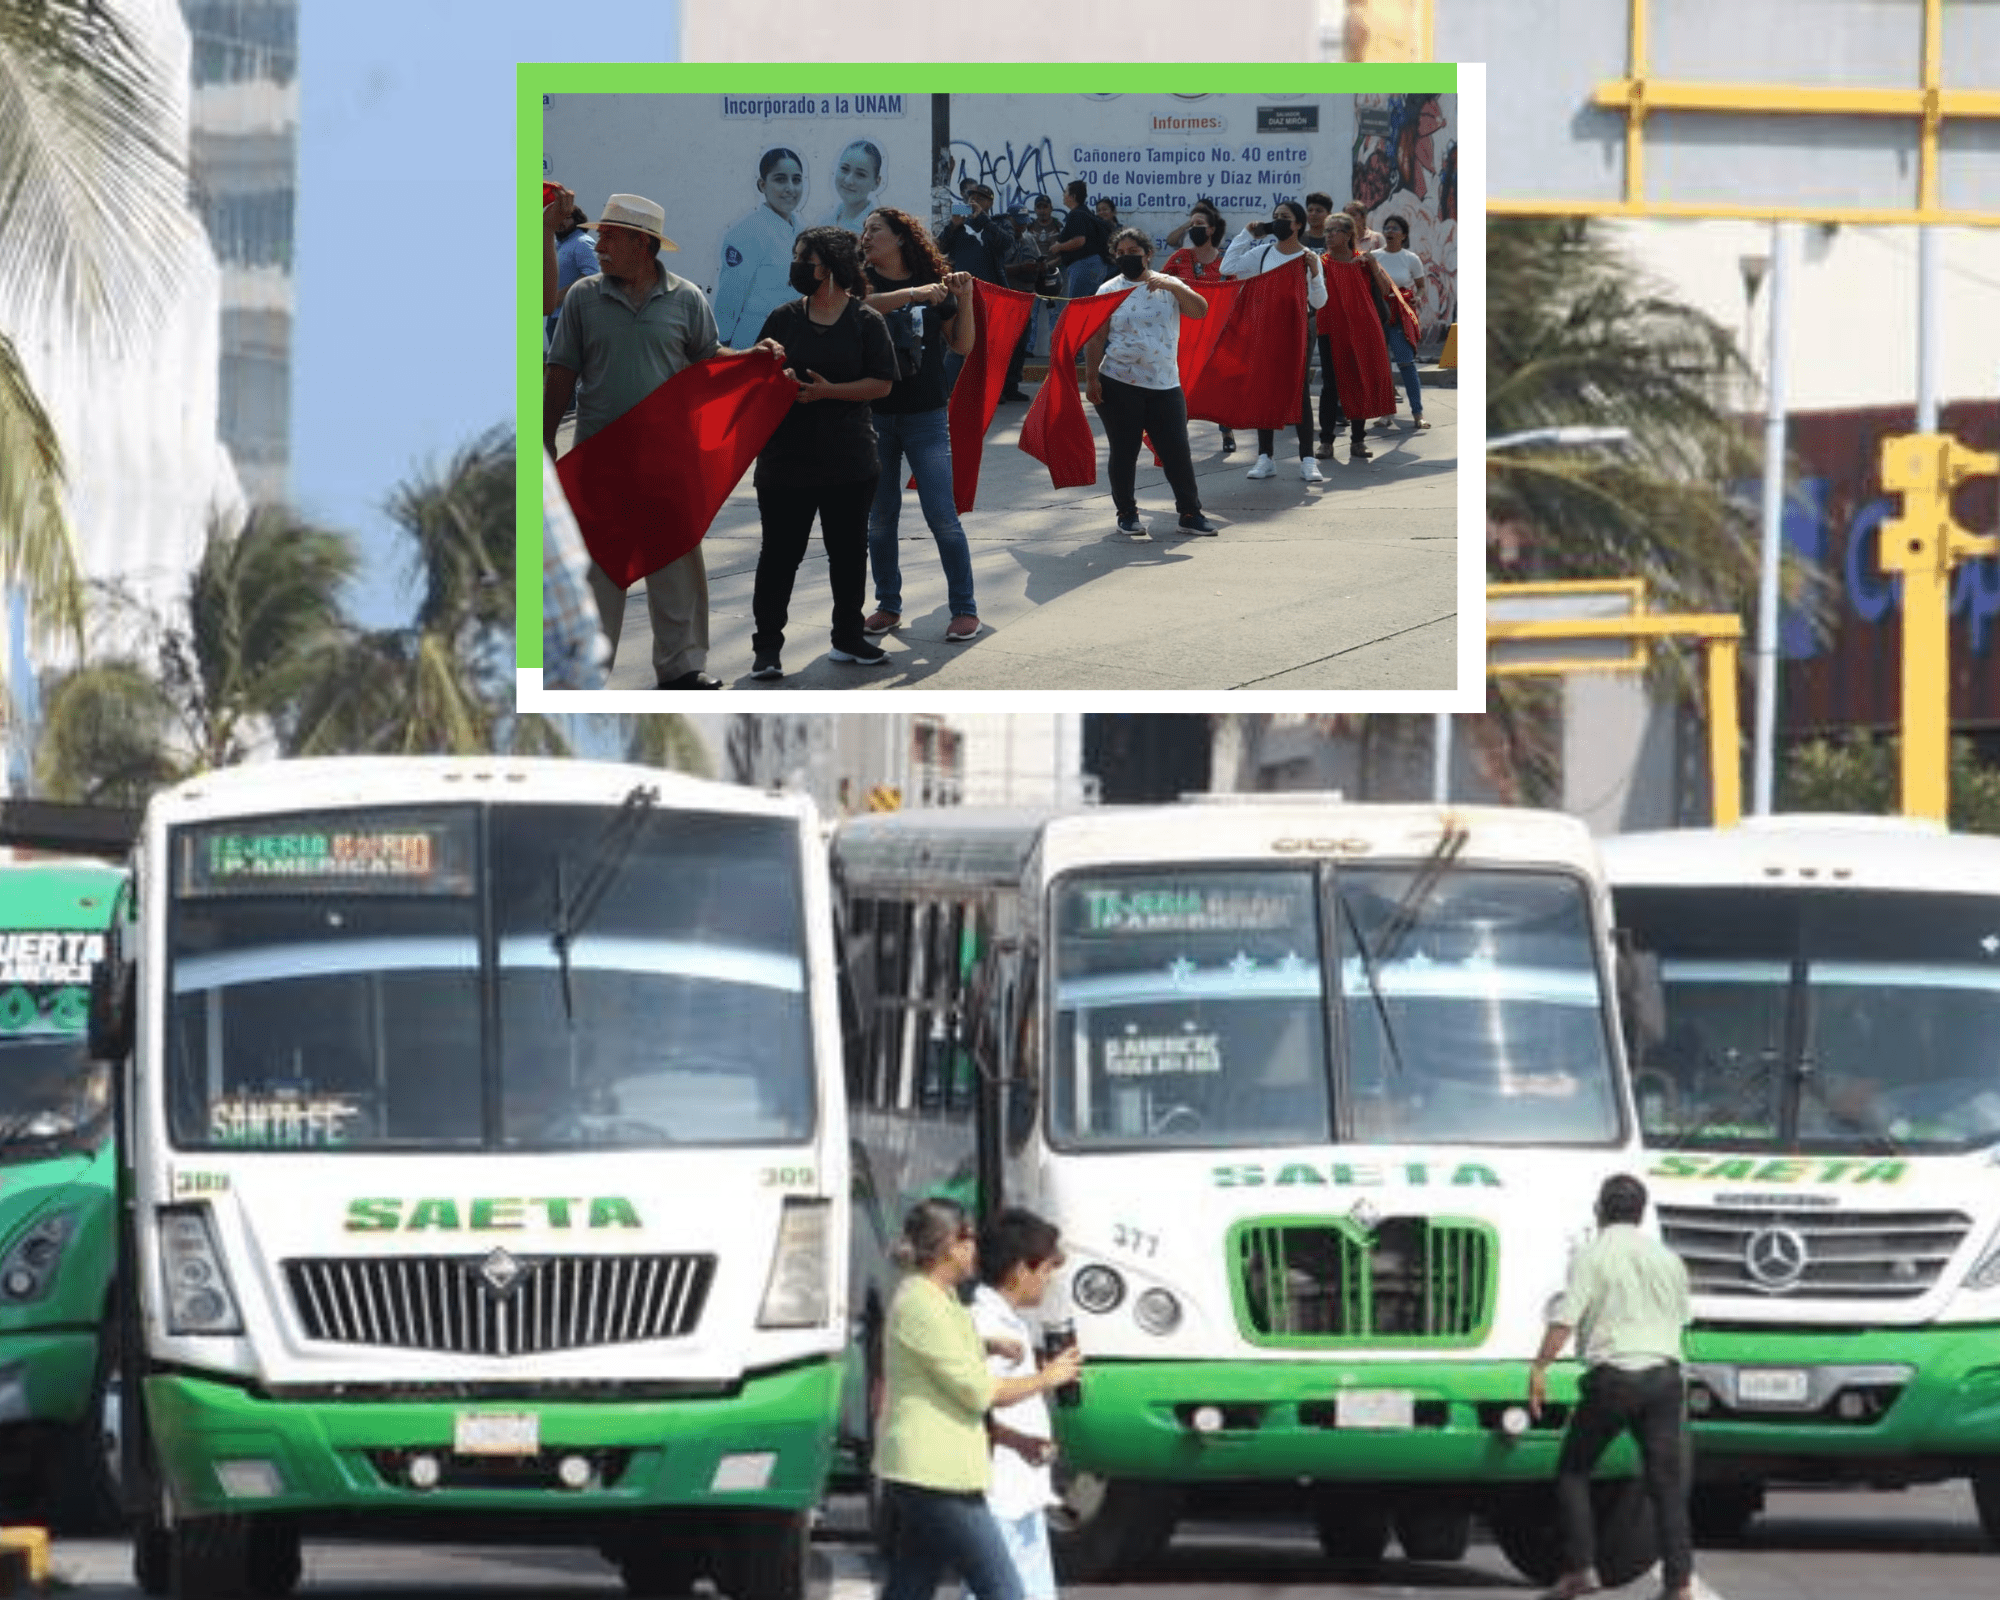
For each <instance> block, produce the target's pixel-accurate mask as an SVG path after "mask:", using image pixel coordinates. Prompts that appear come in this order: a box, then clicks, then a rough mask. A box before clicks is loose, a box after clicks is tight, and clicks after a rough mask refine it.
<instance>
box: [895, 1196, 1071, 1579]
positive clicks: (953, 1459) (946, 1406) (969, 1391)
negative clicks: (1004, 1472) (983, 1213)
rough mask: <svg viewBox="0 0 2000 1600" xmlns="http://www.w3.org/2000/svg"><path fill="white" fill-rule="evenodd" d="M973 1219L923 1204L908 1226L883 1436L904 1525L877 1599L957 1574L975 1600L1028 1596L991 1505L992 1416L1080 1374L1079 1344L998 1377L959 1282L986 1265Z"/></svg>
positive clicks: (951, 1208)
mask: <svg viewBox="0 0 2000 1600" xmlns="http://www.w3.org/2000/svg"><path fill="white" fill-rule="evenodd" d="M975 1237H976V1236H975V1234H974V1231H973V1227H972V1222H971V1220H970V1219H969V1218H968V1217H967V1216H966V1214H965V1210H964V1208H963V1207H961V1206H959V1205H957V1204H955V1203H954V1202H952V1201H950V1200H924V1201H920V1202H919V1203H918V1204H917V1205H916V1206H914V1207H912V1208H911V1211H910V1214H909V1216H908V1217H907V1218H906V1219H905V1220H904V1223H903V1237H902V1239H901V1241H900V1242H899V1243H898V1244H897V1246H896V1259H897V1262H898V1264H899V1265H901V1266H903V1267H904V1268H906V1269H907V1276H905V1277H904V1279H903V1282H902V1286H901V1287H900V1288H898V1289H897V1291H896V1298H895V1299H894V1300H893V1301H892V1302H891V1303H890V1306H889V1322H888V1327H887V1330H886V1332H885V1333H884V1336H883V1352H882V1357H883V1359H882V1376H883V1391H884V1393H883V1401H882V1437H881V1441H880V1443H879V1444H878V1445H877V1447H876V1451H875V1475H876V1476H877V1477H878V1478H880V1479H881V1480H882V1494H883V1497H884V1499H885V1500H886V1501H887V1502H888V1504H887V1506H886V1508H885V1509H886V1510H887V1512H888V1515H889V1521H890V1525H891V1526H893V1527H894V1528H895V1529H896V1530H897V1534H896V1541H895V1545H896V1547H895V1549H894V1550H892V1551H891V1552H890V1553H889V1571H888V1576H887V1577H886V1578H885V1579H884V1580H883V1584H882V1595H881V1600H931V1596H932V1594H933V1593H934V1592H935V1590H936V1588H937V1585H938V1581H939V1579H940V1578H942V1577H943V1575H944V1573H945V1570H946V1569H947V1568H956V1569H957V1571H958V1573H959V1574H960V1576H962V1577H963V1578H964V1579H965V1581H966V1583H967V1585H968V1586H969V1587H970V1588H971V1590H972V1593H973V1595H974V1596H975V1600H1021V1580H1020V1575H1019V1574H1018V1573H1017V1572H1016V1571H1015V1568H1014V1563H1013V1560H1012V1559H1011V1558H1010V1557H1009V1556H1008V1554H1007V1547H1006V1545H1005V1544H1004V1543H1003V1542H1002V1540H1001V1538H1000V1529H999V1525H998V1524H997V1523H996V1522H994V1520H993V1515H992V1513H991V1512H990V1511H988V1510H987V1507H986V1481H987V1473H988V1471H989V1468H990V1463H989V1460H988V1456H987V1440H986V1413H987V1411H988V1410H989V1409H990V1408H991V1407H993V1406H996V1405H1010V1404H1012V1403H1013V1402H1014V1401H1016V1400H1019V1399H1022V1398H1024V1397H1025V1396H1027V1395H1030V1394H1035V1393H1039V1392H1044V1391H1047V1390H1050V1389H1054V1388H1057V1387H1058V1386H1060V1385H1062V1384H1065V1383H1069V1382H1071V1381H1072V1380H1074V1379H1075V1377H1076V1374H1077V1369H1078V1368H1079V1367H1080V1366H1081V1365H1082V1360H1081V1358H1080V1357H1079V1356H1078V1354H1077V1352H1076V1351H1075V1350H1074V1349H1071V1350H1066V1351H1064V1352H1063V1353H1062V1354H1061V1355H1058V1356H1055V1357H1052V1358H1051V1359H1050V1360H1049V1362H1048V1364H1047V1365H1046V1366H1044V1367H1043V1368H1042V1369H1041V1371H1039V1372H1037V1373H1035V1374H1034V1375H1032V1376H1030V1377H1021V1378H996V1377H994V1376H993V1374H992V1373H991V1372H990V1371H988V1370H987V1365H986V1351H985V1347H984V1346H983V1344H982V1343H981V1341H980V1337H979V1332H978V1330H977V1329H976V1328H975V1327H974V1326H973V1324H972V1314H971V1313H970V1312H969V1311H967V1310H966V1308H965V1307H964V1306H963V1305H962V1304H961V1303H960V1302H959V1298H958V1286H959V1285H960V1284H961V1283H963V1282H965V1281H966V1280H967V1279H969V1278H971V1277H972V1276H973V1274H974V1273H975V1272H976V1271H977V1270H978V1267H979V1256H978V1248H977V1245H976V1243H975Z"/></svg>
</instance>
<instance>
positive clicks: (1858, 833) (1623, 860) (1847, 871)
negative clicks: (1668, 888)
mask: <svg viewBox="0 0 2000 1600" xmlns="http://www.w3.org/2000/svg"><path fill="white" fill-rule="evenodd" d="M1599 846H1600V848H1601V850H1602V851H1603V855H1604V864H1605V869H1606V871H1607V872H1608V873H1609V874H1610V877H1611V882H1612V885H1613V887H1614V888H1615V887H1617V886H1619V885H1648V886H1651V885H1673V886H1693V885H1707V886H1716V885H1736V886H1742V887H1748V886H1752V885H1758V884H1762V885H1766V886H1780V885H1781V886H1784V887H1787V888H1802V887H1809V888H1827V889H1905V890H1912V891H1925V892H1930V893H1943V894H2000V838H1989V837H1985V836H1982V835H1977V834H1958V833H1949V832H1947V831H1945V830H1944V829H1943V828H1941V827H1939V826H1937V825H1936V824H1935V823H1930V822H1925V821H1921V820H1918V819H1915V818H1908V817H1872V816H1869V817H1861V816H1838V815H1830V814H1825V813H1801V814H1797V815H1788V816H1775V817H1758V818H1755V819H1751V820H1746V821H1744V822H1742V823H1741V824H1739V825H1738V826H1736V827H1734V828H1684V829H1670V830H1667V831H1664V832H1659V833H1627V834H1620V835H1618V836H1617V837H1615V838H1609V839H1604V840H1601V841H1599Z"/></svg>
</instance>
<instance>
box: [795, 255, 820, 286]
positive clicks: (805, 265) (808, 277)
mask: <svg viewBox="0 0 2000 1600" xmlns="http://www.w3.org/2000/svg"><path fill="white" fill-rule="evenodd" d="M792 287H793V288H794V289H795V290H797V291H798V292H799V293H800V294H811V293H812V292H813V290H815V289H817V288H818V287H819V279H817V278H815V277H814V276H813V264H812V263H811V262H810V261H794V262H793V263H792Z"/></svg>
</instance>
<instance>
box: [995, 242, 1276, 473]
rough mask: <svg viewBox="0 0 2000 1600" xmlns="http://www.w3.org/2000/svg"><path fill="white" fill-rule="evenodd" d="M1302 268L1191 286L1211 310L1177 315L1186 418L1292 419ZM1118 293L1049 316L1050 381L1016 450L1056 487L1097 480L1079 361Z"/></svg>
mask: <svg viewBox="0 0 2000 1600" xmlns="http://www.w3.org/2000/svg"><path fill="white" fill-rule="evenodd" d="M1304 271H1305V268H1304V266H1303V265H1301V266H1300V267H1299V269H1298V273H1293V272H1292V271H1291V270H1290V269H1289V268H1280V269H1279V270H1278V271H1276V272H1266V273H1263V274H1260V275H1259V276H1257V277H1255V278H1242V279H1230V280H1227V281H1225V282H1222V283H1197V284H1195V285H1194V286H1193V287H1194V291H1195V293H1196V294H1198V295H1200V296H1201V297H1202V298H1203V299H1204V300H1206V301H1208V315H1207V316H1205V317H1202V318H1199V319H1189V318H1183V319H1182V321H1181V337H1180V375H1181V387H1182V388H1183V389H1184V390H1185V391H1186V392H1187V401H1188V415H1189V416H1190V417H1200V418H1203V419H1205V420H1207V421H1210V422H1220V423H1223V424H1224V425H1225V426H1227V427H1234V428H1288V427H1290V426H1291V425H1292V424H1293V423H1294V422H1296V421H1298V416H1299V395H1300V393H1301V392H1302V391H1303V390H1304V388H1305V382H1306V302H1305V288H1304V285H1303V282H1302V280H1301V277H1300V274H1303V273H1304ZM1134 292H1144V293H1152V292H1156V291H1150V290H1148V291H1134ZM1160 292H1163V291H1160ZM1123 299H1124V296H1123V295H1115V294H1111V295H1099V296H1097V297H1096V298H1094V299H1091V300H1072V301H1071V302H1070V303H1069V304H1068V305H1067V306H1065V307H1064V308H1063V314H1062V315H1061V316H1060V317H1059V318H1057V319H1056V331H1055V338H1054V339H1053V340H1052V341H1051V346H1050V351H1049V376H1048V381H1047V382H1045V383H1044V384H1043V385H1042V387H1041V391H1040V393H1038V394H1037V395H1036V396H1035V403H1034V404H1033V405H1031V406H1030V407H1028V417H1027V420H1026V421H1025V422H1024V423H1023V424H1022V425H1021V448H1022V449H1023V450H1025V451H1027V452H1028V454H1029V455H1031V456H1033V457H1034V458H1035V459H1036V460H1037V461H1040V462H1043V463H1044V464H1046V465H1047V467H1048V469H1049V481H1050V482H1051V483H1053V484H1054V485H1055V486H1056V487H1057V488H1058V489H1075V488H1080V487H1081V486H1083V485H1084V484H1089V483H1095V482H1096V481H1097V451H1096V447H1095V444H1094V442H1093V441H1092V439H1091V436H1090V424H1089V422H1088V421H1087V420H1086V419H1085V417H1084V414H1083V400H1082V396H1081V394H1080V393H1079V391H1078V389H1077V383H1076V357H1077V352H1078V351H1080V350H1081V349H1082V348H1083V347H1084V346H1085V345H1086V344H1088V343H1089V342H1090V340H1091V338H1092V336H1094V335H1095V334H1096V333H1097V331H1098V329H1100V328H1102V327H1103V326H1104V324H1105V323H1106V322H1107V321H1109V320H1110V318H1111V314H1112V313H1113V312H1114V311H1116V310H1117V309H1118V307H1119V304H1120V303H1121V302H1122V301H1123Z"/></svg>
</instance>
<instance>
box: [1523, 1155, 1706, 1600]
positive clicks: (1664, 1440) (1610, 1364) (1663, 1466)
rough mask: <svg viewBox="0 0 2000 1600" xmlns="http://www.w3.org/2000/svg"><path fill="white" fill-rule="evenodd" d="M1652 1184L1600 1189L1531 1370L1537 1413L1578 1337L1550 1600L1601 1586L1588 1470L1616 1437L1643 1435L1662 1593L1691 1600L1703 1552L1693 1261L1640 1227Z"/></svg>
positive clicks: (1671, 1599)
mask: <svg viewBox="0 0 2000 1600" xmlns="http://www.w3.org/2000/svg"><path fill="white" fill-rule="evenodd" d="M1645 1215H1646V1186H1645V1185H1644V1184H1643V1183H1641V1182H1640V1181H1639V1180H1638V1179H1637V1178H1635V1177H1633V1176H1631V1174H1629V1173H1623V1172H1620V1173H1614V1174H1613V1175H1612V1176H1610V1177H1608V1178H1606V1179H1605V1180H1604V1184H1603V1186H1602V1187H1601V1188H1600V1189H1599V1190H1598V1193H1597V1236H1596V1237H1595V1238H1594V1239H1592V1240H1591V1241H1590V1243H1589V1244H1587V1245H1585V1246H1584V1247H1583V1248H1582V1249H1581V1250H1579V1251H1578V1252H1577V1253H1576V1259H1575V1260H1574V1261H1572V1262H1571V1263H1570V1269H1569V1283H1568V1286H1567V1287H1566V1288H1565V1289H1564V1290H1563V1292H1562V1294H1561V1295H1560V1296H1558V1297H1557V1299H1556V1301H1555V1303H1554V1305H1553V1306H1551V1307H1550V1310H1549V1323H1548V1327H1547V1328H1546V1329H1545V1330H1544V1332H1543V1334H1542V1346H1541V1349H1540V1350H1538V1351H1537V1352H1536V1354H1535V1360H1534V1365H1533V1366H1531V1367H1530V1368H1529V1369H1528V1412H1529V1414H1530V1415H1531V1416H1533V1417H1536V1418H1539V1417H1540V1416H1541V1414H1542V1406H1543V1405H1544V1404H1545V1403H1546V1402H1547V1400H1548V1370H1549V1363H1550V1362H1552V1361H1554V1360H1555V1358H1556V1357H1557V1356H1558V1355H1560V1354H1561V1353H1562V1348H1563V1346H1564V1345H1565V1344H1566V1343H1568V1342H1569V1337H1570V1334H1571V1333H1572V1332H1573V1333H1575V1334H1576V1336H1577V1349H1578V1351H1579V1353H1580V1354H1581V1355H1582V1357H1583V1360H1584V1366H1585V1371H1584V1374H1583V1377H1582V1378H1581V1380H1579V1382H1578V1384H1577V1407H1576V1410H1575V1411H1574V1412H1573V1413H1572V1414H1571V1416H1570V1419H1569V1427H1568V1429H1567V1430H1566V1431H1565V1432H1564V1434H1563V1442H1562V1454H1561V1455H1560V1456H1559V1457H1558V1458H1557V1460H1556V1506H1557V1511H1558V1514H1559V1516H1560V1517H1561V1520H1562V1535H1563V1571H1562V1576H1561V1577H1560V1578H1558V1579H1557V1580H1556V1585H1555V1587H1554V1588H1553V1589H1551V1590H1549V1591H1548V1595H1547V1596H1546V1597H1545V1600H1575V1597H1576V1596H1578V1595H1585V1594H1589V1593H1591V1592H1592V1591H1593V1590H1595V1589H1598V1588H1601V1587H1602V1585H1601V1584H1600V1583H1599V1582H1598V1580H1597V1565H1596V1559H1595V1553H1594V1551H1595V1547H1594V1543H1593V1532H1594V1530H1593V1529H1592V1527H1591V1520H1590V1515H1591V1514H1590V1474H1591V1469H1592V1468H1594V1467H1595V1466H1596V1465H1597V1460H1598V1457H1600V1456H1601V1455H1603V1454H1604V1451H1605V1449H1606V1447H1607V1446H1609V1445H1610V1443H1611V1441H1612V1440H1614V1439H1616V1438H1617V1437H1618V1435H1619V1434H1621V1433H1624V1432H1626V1431H1627V1430H1629V1431H1630V1432H1631V1433H1632V1435H1633V1437H1634V1438H1636V1439H1637V1440H1638V1442H1639V1458H1640V1462H1641V1464H1642V1466H1641V1470H1642V1471H1643V1472H1644V1473H1645V1479H1646V1495H1647V1498H1648V1499H1650V1500H1651V1501H1652V1503H1653V1520H1654V1523H1655V1525H1656V1526H1657V1527H1658V1529H1659V1536H1660V1575H1661V1586H1660V1597H1659V1600H1693V1596H1694V1550H1693V1544H1692V1539H1691V1537H1690V1534H1689V1530H1688V1509H1687V1477H1686V1472H1685V1470H1684V1468H1683V1464H1682V1450H1681V1431H1682V1412H1683V1391H1682V1383H1681V1333H1682V1330H1683V1329H1685V1328H1686V1327H1687V1324H1688V1318H1689V1315H1690V1312H1689V1300H1688V1277H1687V1268H1686V1267H1684V1266H1683V1265H1682V1264H1681V1259H1680V1257H1679V1256H1677V1255H1675V1254H1674V1253H1673V1251H1671V1250H1669V1249H1668V1248H1667V1247H1666V1246H1665V1245H1664V1244H1662V1243H1661V1242H1660V1241H1659V1240H1658V1239H1655V1238H1653V1237H1652V1236H1651V1235H1649V1234H1645V1233H1641V1232H1640V1231H1639V1223H1640V1222H1641V1221H1642V1220H1643V1219H1644V1217H1645Z"/></svg>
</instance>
